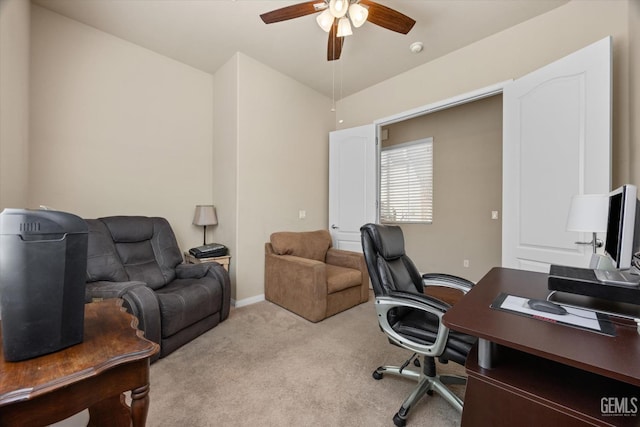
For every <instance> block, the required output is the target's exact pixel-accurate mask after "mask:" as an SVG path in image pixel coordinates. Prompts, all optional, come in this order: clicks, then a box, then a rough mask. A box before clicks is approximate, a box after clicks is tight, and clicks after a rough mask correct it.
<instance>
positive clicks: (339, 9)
mask: <svg viewBox="0 0 640 427" xmlns="http://www.w3.org/2000/svg"><path fill="white" fill-rule="evenodd" d="M329 10H330V11H331V14H332V15H333V16H335V17H336V18H342V17H343V16H344V15H346V14H347V11H348V10H349V0H331V1H329Z"/></svg>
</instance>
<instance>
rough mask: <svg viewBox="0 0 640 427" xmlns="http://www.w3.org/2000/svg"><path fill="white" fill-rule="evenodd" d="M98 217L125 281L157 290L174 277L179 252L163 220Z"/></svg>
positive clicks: (131, 217) (178, 260)
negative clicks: (113, 248)
mask: <svg viewBox="0 0 640 427" xmlns="http://www.w3.org/2000/svg"><path fill="white" fill-rule="evenodd" d="M100 220H101V221H102V222H104V224H105V225H106V227H107V229H108V230H109V232H110V234H111V238H112V239H113V242H114V246H115V248H116V252H117V254H118V256H119V258H120V260H121V261H122V264H123V266H124V269H125V271H126V273H127V275H128V276H129V280H139V281H141V282H145V283H146V284H147V285H148V286H149V287H150V288H152V289H159V288H161V287H163V286H164V285H166V284H167V283H170V282H171V281H172V280H173V279H175V277H176V276H175V274H176V273H175V267H176V266H177V265H178V264H180V263H181V262H182V255H181V254H180V251H179V249H178V244H177V242H176V240H175V235H174V234H173V231H172V230H171V226H170V225H169V223H168V222H167V220H166V219H164V218H155V217H154V218H148V217H142V216H113V217H107V218H100Z"/></svg>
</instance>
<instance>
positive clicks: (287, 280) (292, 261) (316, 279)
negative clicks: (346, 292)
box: [264, 251, 328, 322]
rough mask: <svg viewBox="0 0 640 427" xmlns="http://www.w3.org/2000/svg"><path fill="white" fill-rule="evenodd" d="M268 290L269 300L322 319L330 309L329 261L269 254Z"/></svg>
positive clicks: (311, 317)
mask: <svg viewBox="0 0 640 427" xmlns="http://www.w3.org/2000/svg"><path fill="white" fill-rule="evenodd" d="M264 263H265V268H264V291H265V298H266V299H267V300H268V301H271V302H275V303H276V304H278V305H281V306H283V307H285V308H287V309H288V310H290V311H293V312H294V313H296V314H298V315H300V316H302V317H304V318H306V319H307V320H309V321H311V322H318V321H320V320H322V319H324V318H325V316H326V312H327V293H328V290H327V268H326V264H325V263H324V262H321V261H316V260H312V259H307V258H300V257H297V256H293V255H275V254H273V253H269V252H268V251H267V252H266V253H265V260H264Z"/></svg>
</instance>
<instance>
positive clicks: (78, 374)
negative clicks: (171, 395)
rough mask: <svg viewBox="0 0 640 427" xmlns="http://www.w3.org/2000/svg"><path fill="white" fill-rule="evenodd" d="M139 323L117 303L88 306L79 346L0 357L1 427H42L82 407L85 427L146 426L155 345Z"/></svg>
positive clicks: (114, 300) (155, 350) (118, 301)
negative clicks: (29, 356) (127, 395)
mask: <svg viewBox="0 0 640 427" xmlns="http://www.w3.org/2000/svg"><path fill="white" fill-rule="evenodd" d="M137 323H138V322H137V319H136V318H135V317H133V316H131V315H130V314H128V313H126V312H125V311H124V309H123V308H122V301H121V300H116V299H112V300H105V301H101V302H96V303H91V304H87V305H85V325H84V340H83V342H82V343H80V344H77V345H74V346H72V347H69V348H67V349H64V350H61V351H58V352H55V353H52V354H48V355H45V356H40V357H36V358H33V359H29V360H25V361H21V362H6V361H5V360H4V357H0V426H44V425H48V424H52V423H54V422H57V421H60V420H63V419H65V418H67V417H70V416H71V415H73V414H75V413H77V412H80V411H82V410H83V409H85V408H89V413H90V422H89V426H105V427H106V426H109V427H114V426H127V427H129V426H131V425H133V426H134V427H137V426H144V425H145V422H146V418H147V412H148V409H149V395H148V393H149V358H150V357H151V356H152V355H154V354H155V353H156V352H157V351H158V350H159V346H158V345H157V344H156V343H153V342H151V341H148V340H146V339H145V338H142V332H141V331H139V330H138V329H137V328H136V325H137ZM0 353H1V352H0ZM126 391H131V408H129V407H128V406H126V405H125V402H124V395H123V392H126Z"/></svg>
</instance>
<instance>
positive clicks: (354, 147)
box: [329, 124, 377, 252]
mask: <svg viewBox="0 0 640 427" xmlns="http://www.w3.org/2000/svg"><path fill="white" fill-rule="evenodd" d="M375 132H376V131H375V126H374V125H373V124H371V125H366V126H360V127H356V128H351V129H345V130H339V131H335V132H331V133H330V135H329V230H330V231H331V236H332V237H333V246H334V247H335V248H337V249H344V250H348V251H354V252H362V244H361V243H360V227H361V226H363V225H364V224H366V223H368V222H376V182H377V181H376V180H377V178H376V164H377V161H376V138H375Z"/></svg>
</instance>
